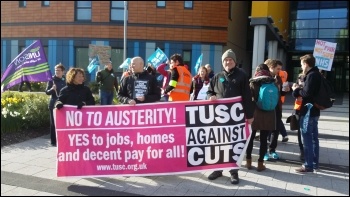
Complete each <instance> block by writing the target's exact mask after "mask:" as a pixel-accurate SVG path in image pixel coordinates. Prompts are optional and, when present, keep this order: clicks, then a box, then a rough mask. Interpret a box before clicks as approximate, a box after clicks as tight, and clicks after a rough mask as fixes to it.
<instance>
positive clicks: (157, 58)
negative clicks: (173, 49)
mask: <svg viewBox="0 0 350 197" xmlns="http://www.w3.org/2000/svg"><path fill="white" fill-rule="evenodd" d="M167 59H168V57H167V56H166V55H165V53H164V52H163V51H162V50H161V49H160V48H157V50H156V51H155V52H154V53H152V55H151V56H150V57H149V58H148V59H147V62H149V63H151V64H152V65H153V66H154V67H156V68H157V67H158V66H159V65H160V64H162V63H163V62H165V61H166V60H167Z"/></svg>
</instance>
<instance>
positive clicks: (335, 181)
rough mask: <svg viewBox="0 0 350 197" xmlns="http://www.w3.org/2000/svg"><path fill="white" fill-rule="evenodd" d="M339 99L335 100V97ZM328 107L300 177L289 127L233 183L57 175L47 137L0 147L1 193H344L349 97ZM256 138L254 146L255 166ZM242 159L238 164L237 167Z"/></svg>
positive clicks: (202, 176)
mask: <svg viewBox="0 0 350 197" xmlns="http://www.w3.org/2000/svg"><path fill="white" fill-rule="evenodd" d="M339 100H340V101H339ZM339 100H338V103H336V105H335V106H334V107H332V108H331V109H328V110H325V111H322V112H321V117H320V120H319V140H320V170H318V171H317V172H316V173H308V174H305V175H302V174H297V173H295V172H294V169H295V168H297V167H300V166H301V164H302V163H301V161H300V160H299V155H298V154H299V147H298V144H297V135H296V131H289V125H288V124H285V126H286V129H287V132H288V135H289V141H288V142H287V143H282V142H281V138H282V137H281V136H280V138H279V141H278V142H279V144H278V147H277V152H278V153H279V155H280V157H281V158H280V160H273V161H267V162H266V167H267V170H265V171H263V172H257V171H256V170H255V168H253V169H252V170H247V169H245V168H241V170H240V171H239V176H240V183H239V184H238V185H232V184H231V183H230V181H229V172H228V171H226V170H224V176H223V177H220V178H218V179H216V180H214V181H209V180H208V179H207V176H208V175H209V174H210V173H211V171H207V172H202V173H191V174H182V175H173V176H171V175H169V176H149V177H103V178H101V177H94V178H57V177H56V148H55V147H51V146H50V139H49V136H43V137H39V138H35V139H32V140H28V141H25V142H22V143H18V144H13V145H11V146H6V147H2V148H1V195H2V196H13V195H15V196H18V195H32V196H33V195H35V196H41V195H45V196H56V195H59V196H60V195H67V196H73V195H74V196H77V195H78V196H86V195H99V196H110V195H111V196H112V195H113V196H117V195H119V196H120V195H123V196H137V195H146V196H151V195H152V196H153V195H156V196H165V195H168V196H169V195H176V196H185V195H186V196H213V195H217V196H228V195H229V196H243V195H249V196H267V195H268V196H276V195H278V196H281V195H286V196H290V195H295V196H300V195H311V196H339V195H342V196H349V95H348V94H346V95H344V96H343V97H342V98H340V99H339ZM292 104H293V99H292V98H291V97H290V96H288V97H287V99H286V103H285V105H284V109H283V110H284V111H283V122H285V119H286V118H287V117H288V116H289V115H290V114H291V112H292V107H293V105H292ZM257 146H259V143H258V142H255V147H254V150H253V166H257V162H256V160H257V157H258V150H257V149H256V147H257ZM244 164H245V161H243V162H242V165H244Z"/></svg>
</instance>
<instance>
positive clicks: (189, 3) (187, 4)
mask: <svg viewBox="0 0 350 197" xmlns="http://www.w3.org/2000/svg"><path fill="white" fill-rule="evenodd" d="M184 8H185V9H193V1H184Z"/></svg>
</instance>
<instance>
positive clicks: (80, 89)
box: [55, 68, 95, 109]
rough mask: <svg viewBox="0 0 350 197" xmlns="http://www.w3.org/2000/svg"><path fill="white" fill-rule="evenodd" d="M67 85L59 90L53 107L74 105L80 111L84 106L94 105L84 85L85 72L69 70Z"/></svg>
mask: <svg viewBox="0 0 350 197" xmlns="http://www.w3.org/2000/svg"><path fill="white" fill-rule="evenodd" d="M66 80H67V85H66V86H65V87H64V88H62V89H61V91H60V94H59V96H58V99H57V101H56V105H55V107H56V108H57V109H61V108H62V107H63V105H66V104H67V105H76V106H77V109H81V108H82V107H83V106H84V105H95V98H94V97H93V95H92V92H91V90H90V88H89V87H88V86H85V85H84V81H85V72H84V70H83V69H81V68H71V69H69V71H68V72H67V75H66Z"/></svg>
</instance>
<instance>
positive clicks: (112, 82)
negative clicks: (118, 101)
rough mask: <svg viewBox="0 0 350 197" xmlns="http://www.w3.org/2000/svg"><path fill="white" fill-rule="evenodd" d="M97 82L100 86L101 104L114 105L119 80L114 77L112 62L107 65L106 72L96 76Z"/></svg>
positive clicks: (101, 71)
mask: <svg viewBox="0 0 350 197" xmlns="http://www.w3.org/2000/svg"><path fill="white" fill-rule="evenodd" d="M96 82H97V83H99V84H100V91H99V93H100V103H101V105H112V103H113V97H114V89H115V90H116V92H118V80H117V76H115V75H114V71H113V67H112V61H109V62H108V63H107V64H106V65H105V69H104V70H100V71H98V72H97V74H96Z"/></svg>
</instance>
